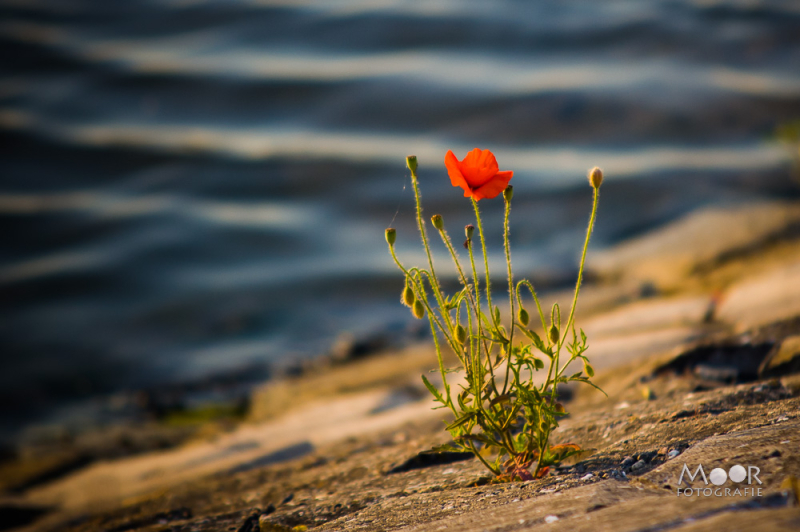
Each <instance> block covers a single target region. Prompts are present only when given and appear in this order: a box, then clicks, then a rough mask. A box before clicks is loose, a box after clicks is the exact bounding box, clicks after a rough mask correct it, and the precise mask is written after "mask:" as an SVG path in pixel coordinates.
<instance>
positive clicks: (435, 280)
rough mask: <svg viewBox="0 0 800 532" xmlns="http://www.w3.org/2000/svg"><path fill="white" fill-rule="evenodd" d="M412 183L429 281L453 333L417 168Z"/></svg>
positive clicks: (448, 326)
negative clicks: (430, 241)
mask: <svg viewBox="0 0 800 532" xmlns="http://www.w3.org/2000/svg"><path fill="white" fill-rule="evenodd" d="M411 183H412V184H413V185H414V198H415V199H416V202H417V225H418V226H419V234H420V236H422V245H423V246H424V247H425V253H426V254H427V255H428V265H429V266H430V268H431V279H429V281H430V283H431V287H432V288H433V295H434V296H435V297H436V301H437V302H438V303H439V309H441V314H442V317H443V318H444V321H445V322H446V323H447V328H448V329H449V330H450V334H451V335H452V333H453V324H452V322H451V321H450V314H449V313H448V312H447V311H446V310H445V305H444V298H442V290H441V287H440V286H439V279H438V278H437V277H436V271H435V270H434V269H433V257H432V256H431V248H430V246H429V245H428V235H426V234H425V220H423V219H422V201H421V200H420V193H419V180H418V179H417V172H416V170H412V171H411Z"/></svg>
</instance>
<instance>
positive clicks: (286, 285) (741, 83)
mask: <svg viewBox="0 0 800 532" xmlns="http://www.w3.org/2000/svg"><path fill="white" fill-rule="evenodd" d="M0 6H1V7H0V50H2V55H0V68H1V69H2V70H0V153H1V154H2V158H1V159H0V239H1V240H0V242H2V245H0V349H1V350H2V352H0V404H2V405H3V406H2V407H0V414H2V418H0V419H2V423H0V426H1V427H0V428H2V433H3V436H4V437H8V436H9V435H11V434H13V433H14V432H15V431H17V430H18V429H19V428H20V427H23V426H24V425H25V424H27V423H32V422H35V423H48V422H54V421H57V422H66V423H72V424H74V425H76V426H77V425H80V424H81V423H83V424H85V423H86V422H87V420H88V422H90V423H93V422H98V421H102V419H103V416H104V415H105V414H104V412H106V406H103V405H107V403H108V402H107V401H106V400H105V399H102V400H100V399H99V398H107V397H108V396H109V395H113V394H119V393H123V392H125V391H130V390H135V389H139V388H153V387H158V386H170V385H174V384H175V383H202V382H204V380H207V379H209V378H212V377H214V378H219V377H220V376H225V375H228V376H230V380H231V381H232V382H241V381H242V379H244V380H245V381H246V380H248V379H251V380H258V379H262V378H265V377H266V376H267V375H268V374H269V372H270V368H271V367H273V368H274V367H276V366H281V365H284V366H285V365H290V364H292V363H294V362H296V361H298V360H301V359H304V358H308V357H312V356H315V355H318V354H320V353H324V352H325V351H327V350H328V348H329V346H330V345H331V343H332V341H333V340H334V339H335V338H336V336H337V335H338V334H339V333H340V332H342V331H350V332H351V333H353V334H354V335H355V336H356V337H364V336H370V335H374V334H376V333H381V332H383V331H387V330H388V331H390V332H391V335H390V336H391V338H397V337H402V336H403V335H404V334H405V333H404V332H403V331H404V330H406V329H407V327H408V326H409V323H410V321H411V320H410V319H409V315H408V313H407V311H406V310H405V309H404V308H402V307H401V306H400V305H399V304H398V295H399V291H400V288H401V286H402V279H401V277H400V275H399V273H398V272H397V271H396V270H395V268H394V266H393V264H392V262H391V261H390V259H389V257H388V254H387V252H386V246H385V242H384V240H383V230H384V228H385V227H387V226H388V225H389V224H390V223H391V224H393V225H395V226H396V227H397V228H398V234H399V239H398V248H399V251H400V254H401V256H402V257H403V258H404V260H406V261H407V262H409V263H413V262H414V261H417V262H419V263H421V259H422V255H421V249H419V246H418V240H417V238H416V237H415V235H414V225H413V209H412V205H413V197H412V195H411V191H410V189H409V187H407V186H406V184H407V177H408V175H407V171H406V170H405V168H404V157H405V155H407V154H410V153H416V154H417V155H418V157H419V160H420V164H421V179H422V181H423V197H424V199H425V200H426V205H427V209H428V213H429V214H431V213H433V212H441V213H442V214H443V215H444V217H445V221H446V223H447V224H448V226H449V227H450V229H451V232H452V233H455V234H460V232H461V229H459V228H460V227H462V226H463V225H464V224H465V223H468V222H469V221H470V216H469V215H470V211H469V204H468V203H467V202H466V200H464V199H463V198H462V197H461V194H460V192H459V191H458V190H455V189H452V188H451V187H450V185H449V181H448V179H447V177H446V173H445V170H444V166H443V163H442V160H443V157H444V153H445V151H446V150H447V149H449V148H452V149H453V150H454V151H455V152H456V154H457V155H458V156H459V157H463V155H464V154H465V153H466V152H467V150H469V149H471V148H473V147H476V146H479V147H482V148H490V149H492V150H493V151H494V152H495V154H496V155H497V157H498V160H499V162H500V167H501V169H510V170H514V171H515V177H514V180H513V181H512V184H514V185H515V192H516V193H515V198H514V201H515V204H514V213H513V219H512V246H514V260H515V263H516V269H517V271H518V273H519V274H523V275H532V276H533V277H534V278H536V279H539V280H541V282H542V284H543V285H544V286H550V287H558V286H559V285H560V284H562V283H565V282H567V280H568V279H570V276H571V275H572V274H573V273H574V269H575V263H576V256H577V254H578V252H579V246H580V242H581V239H582V231H583V228H584V227H585V225H584V224H585V221H586V217H587V216H588V208H589V200H590V190H589V188H588V185H587V184H586V182H585V172H586V170H587V169H588V168H590V167H591V166H594V165H600V166H602V167H603V168H604V170H605V171H606V174H607V176H608V180H607V184H606V185H604V188H603V197H602V201H601V208H600V218H599V224H598V226H597V232H596V235H595V240H594V242H593V247H594V248H595V249H597V248H600V247H603V246H608V245H610V244H613V243H615V242H618V241H620V240H621V239H624V238H626V237H629V236H631V235H635V234H638V233H640V232H642V231H644V230H646V229H648V228H652V227H654V226H656V225H658V224H660V223H663V222H665V221H668V220H670V219H674V218H675V217H676V216H679V215H681V214H683V213H686V212H687V211H689V210H691V209H694V208H696V207H698V206H701V205H707V204H721V203H736V202H741V201H748V200H752V199H756V198H762V197H787V196H796V195H797V191H796V188H795V186H794V185H793V184H792V182H791V180H790V177H789V165H788V159H787V157H786V152H785V151H784V149H783V148H782V147H781V146H780V145H778V144H777V143H775V142H774V141H771V140H770V137H771V135H772V133H773V131H774V129H775V127H776V126H777V125H778V124H781V123H783V122H786V121H789V120H792V119H797V118H798V117H800V3H798V2H796V1H789V0H787V1H783V2H782V1H763V2H759V1H689V0H675V1H671V0H670V1H668V0H661V1H659V0H637V1H613V0H607V1H603V2H598V1H596V0H585V1H573V0H552V1H541V0H496V1H492V2H485V1H460V2H457V1H449V0H426V1H400V0H397V1H392V0H384V1H380V0H319V1H310V0H309V1H288V0H284V1H280V0H275V1H269V0H264V1H257V0H252V1H246V0H242V1H238V0H226V1H211V0H194V1H190V0H187V1H181V0H158V1H156V0H152V1H127V2H119V1H108V0H96V1H93V0H37V1H23V0H17V1H8V0H6V1H3V2H0ZM482 205H483V207H484V212H485V216H486V220H485V223H486V224H488V225H489V226H490V227H491V228H492V231H493V233H492V238H494V242H495V243H496V245H495V248H494V250H495V251H499V245H497V244H499V236H500V224H499V221H500V209H501V202H500V201H499V200H497V201H495V202H490V201H486V202H482ZM496 258H497V259H498V260H501V257H500V255H499V253H498V254H496ZM442 264H444V263H442ZM498 264H499V263H498ZM442 268H444V266H442ZM496 270H497V271H501V270H500V269H499V266H498V268H496ZM198 386H199V388H202V386H201V385H198Z"/></svg>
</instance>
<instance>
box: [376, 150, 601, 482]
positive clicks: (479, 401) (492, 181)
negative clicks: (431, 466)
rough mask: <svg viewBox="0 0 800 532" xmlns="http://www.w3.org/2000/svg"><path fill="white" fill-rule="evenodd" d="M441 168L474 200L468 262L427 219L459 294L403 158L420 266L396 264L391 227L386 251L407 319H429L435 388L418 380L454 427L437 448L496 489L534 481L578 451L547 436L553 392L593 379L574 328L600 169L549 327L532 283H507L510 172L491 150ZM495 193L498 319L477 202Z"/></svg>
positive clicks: (553, 423) (552, 423)
mask: <svg viewBox="0 0 800 532" xmlns="http://www.w3.org/2000/svg"><path fill="white" fill-rule="evenodd" d="M444 161H445V165H446V166H447V171H448V174H449V175H450V180H451V182H452V183H453V186H457V187H461V188H462V189H464V196H466V197H468V198H471V199H472V202H471V203H472V206H473V208H474V210H475V225H474V226H473V225H472V224H469V225H467V226H466V227H465V228H464V232H465V235H466V237H467V240H466V242H464V247H465V248H466V249H467V253H468V255H469V262H467V263H464V264H462V262H461V259H460V258H459V257H458V254H457V253H456V250H455V247H453V242H452V240H451V239H450V235H449V234H448V233H447V231H446V230H445V223H444V219H443V217H442V215H440V214H434V215H433V216H432V217H431V223H432V224H433V229H434V230H435V231H436V232H438V233H439V237H440V238H441V240H442V243H443V244H444V246H445V248H447V251H448V253H449V254H450V258H452V260H453V263H454V266H455V271H456V272H457V273H458V279H459V280H460V282H461V283H460V284H461V286H460V289H459V290H458V291H457V292H455V293H454V294H447V293H446V292H445V290H444V287H443V286H442V284H441V283H440V282H439V278H438V276H437V275H436V271H435V270H434V264H433V254H432V251H431V243H430V241H429V239H428V231H427V230H426V221H425V220H424V219H423V217H422V200H421V197H420V192H419V179H418V177H417V158H416V157H414V156H409V157H408V158H407V159H406V165H407V166H408V169H409V170H410V171H411V184H412V186H413V188H414V199H415V201H416V206H417V212H416V218H417V226H418V228H419V233H420V236H421V237H422V245H423V247H424V248H425V255H426V256H427V259H428V269H426V268H425V267H416V266H415V267H410V268H407V267H405V266H403V264H402V263H401V262H400V259H399V258H398V257H397V255H396V253H395V248H394V245H395V242H396V241H397V231H396V230H395V229H393V228H391V227H390V228H388V229H387V230H386V242H387V243H388V244H389V253H390V254H391V256H392V259H394V261H395V264H397V266H398V267H399V268H400V270H401V271H402V272H403V274H404V276H405V282H404V286H403V290H402V297H401V301H402V302H403V304H404V305H406V306H408V307H410V309H411V313H412V315H413V316H414V317H415V318H417V319H423V318H425V317H426V316H427V319H428V323H429V325H430V328H431V336H432V338H433V344H434V349H435V351H436V358H437V361H438V363H439V378H440V380H441V384H440V385H439V386H435V385H434V383H432V382H430V381H429V380H428V377H426V376H425V375H423V376H422V382H423V383H424V384H425V387H426V388H427V389H428V390H429V391H430V392H431V394H432V395H433V397H434V400H435V401H436V402H437V403H439V407H443V408H447V409H449V410H450V413H451V419H452V422H451V423H450V424H449V425H448V426H447V430H448V432H450V435H451V436H452V438H453V441H452V443H451V444H448V445H444V446H440V447H438V448H437V450H439V451H468V452H471V453H473V454H474V455H475V457H476V458H478V460H480V461H481V462H482V463H483V465H484V466H485V467H487V468H488V469H489V470H490V471H491V472H492V473H493V474H494V475H495V480H496V481H497V482H503V481H513V480H522V481H525V480H534V479H537V478H541V477H543V476H544V475H546V474H547V472H548V471H549V468H550V466H553V465H555V464H558V463H560V462H562V461H564V460H566V459H568V458H570V457H571V456H576V455H578V454H580V453H582V452H584V451H583V449H581V447H580V446H578V445H576V444H574V443H561V444H558V445H552V443H551V441H550V436H551V434H552V433H553V431H554V430H555V429H556V428H557V427H558V423H559V420H560V419H561V418H562V417H564V416H565V415H567V412H566V410H565V408H564V405H562V404H561V403H560V402H559V401H558V392H557V388H558V387H559V386H564V385H566V384H568V383H571V382H581V383H585V384H589V385H591V386H595V385H594V384H593V383H592V382H591V378H592V377H594V368H592V366H591V365H590V364H589V359H588V358H587V357H586V354H585V353H586V350H587V349H588V343H587V341H588V340H587V338H586V334H584V332H583V331H582V330H581V331H580V334H578V330H577V328H576V325H575V308H576V306H577V304H578V293H579V291H580V287H581V281H582V280H583V268H584V265H585V261H586V249H587V247H588V245H589V237H590V236H591V234H592V228H593V227H594V220H595V215H596V213H597V200H598V194H599V188H600V184H601V183H602V182H603V172H602V171H601V170H600V169H599V168H594V169H592V170H591V171H590V172H589V183H590V184H591V186H592V188H593V189H594V201H593V203H592V213H591V216H590V217H589V226H588V228H587V231H586V240H585V242H584V245H583V254H582V255H581V262H580V267H579V268H578V279H577V282H576V284H575V294H574V297H573V300H572V306H571V308H570V312H569V315H568V317H567V320H566V322H562V320H561V308H560V307H559V305H558V304H554V305H553V307H552V310H551V311H550V323H549V324H548V323H547V318H546V316H545V312H544V310H543V309H542V306H541V302H540V301H539V298H538V296H537V295H536V291H535V290H534V288H533V284H532V283H531V282H530V281H528V280H526V279H522V280H516V279H514V276H513V272H512V269H511V249H510V245H509V223H508V217H509V213H510V210H511V200H512V199H513V197H514V194H513V187H510V186H509V185H508V182H509V181H510V180H511V177H512V176H513V172H510V171H505V172H501V171H499V170H498V167H497V160H496V159H495V157H494V155H493V154H492V152H490V151H489V150H480V149H477V148H476V149H474V150H472V151H471V152H469V153H468V154H467V156H466V157H465V158H464V160H463V161H459V160H458V159H457V158H456V156H455V155H454V154H453V152H452V151H448V152H447V155H446V156H445V159H444ZM501 192H502V193H503V200H504V203H505V214H504V217H503V244H504V248H505V256H506V266H507V269H508V312H507V314H505V316H504V317H503V316H501V314H500V307H499V306H497V305H495V304H494V303H493V301H492V290H491V287H492V282H491V277H490V274H489V256H488V254H487V251H486V242H485V239H484V237H485V234H484V231H483V225H482V223H481V216H480V210H479V209H478V203H477V202H478V200H481V199H483V198H489V199H491V198H494V197H497V196H498V195H500V193H501ZM476 229H477V231H476ZM473 235H477V236H478V237H480V243H481V245H480V249H481V251H482V255H483V266H484V273H485V281H483V280H482V279H481V276H480V275H479V273H478V269H477V267H476V263H475V262H476V261H475V253H474V250H473ZM470 273H471V274H472V275H471V278H470ZM523 290H528V291H529V292H530V294H531V296H532V297H533V301H534V303H535V305H536V314H538V315H539V320H538V321H539V322H540V323H541V327H540V326H539V324H538V323H530V322H531V321H532V320H531V316H530V314H529V313H528V311H527V310H525V309H524V308H523V306H522V291H523ZM533 321H534V322H536V320H533ZM537 330H538V332H537ZM540 333H542V334H541V335H540ZM570 337H571V339H570ZM445 346H446V347H449V350H450V351H452V355H453V357H454V358H455V359H458V362H459V363H460V364H459V366H460V367H455V368H452V367H446V366H445V362H446V361H445V358H444V355H445V353H443V347H445ZM454 358H450V359H449V360H451V361H452V360H454ZM581 363H582V364H583V370H582V371H578V372H577V373H573V372H572V371H569V372H567V370H568V368H573V370H575V369H580V367H575V366H578V365H579V364H581ZM459 370H461V371H462V372H463V377H460V378H459V382H458V386H459V388H460V390H451V387H450V384H451V383H452V379H453V376H452V375H451V374H452V373H453V372H456V371H459ZM540 372H541V373H540ZM536 374H538V376H535V375H536ZM448 375H449V376H448ZM448 380H449V381H450V382H448ZM595 387H596V386H595ZM531 469H532V470H531Z"/></svg>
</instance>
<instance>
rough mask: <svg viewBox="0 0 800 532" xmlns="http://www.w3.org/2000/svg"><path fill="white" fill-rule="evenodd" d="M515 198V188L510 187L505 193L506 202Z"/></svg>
mask: <svg viewBox="0 0 800 532" xmlns="http://www.w3.org/2000/svg"><path fill="white" fill-rule="evenodd" d="M513 197H514V187H513V186H511V185H508V186H507V187H506V189H505V190H504V191H503V198H505V200H506V201H511V198H513Z"/></svg>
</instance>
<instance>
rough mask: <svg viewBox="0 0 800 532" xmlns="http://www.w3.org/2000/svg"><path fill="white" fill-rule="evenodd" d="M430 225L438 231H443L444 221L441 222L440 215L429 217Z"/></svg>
mask: <svg viewBox="0 0 800 532" xmlns="http://www.w3.org/2000/svg"><path fill="white" fill-rule="evenodd" d="M431 223H433V226H434V227H435V228H436V229H438V230H439V231H442V230H443V229H444V220H442V215H441V214H434V215H433V216H431Z"/></svg>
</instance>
